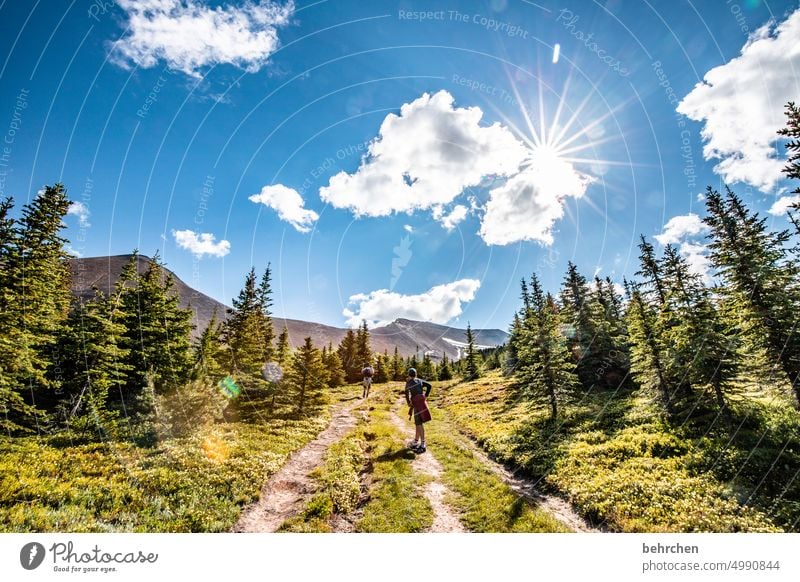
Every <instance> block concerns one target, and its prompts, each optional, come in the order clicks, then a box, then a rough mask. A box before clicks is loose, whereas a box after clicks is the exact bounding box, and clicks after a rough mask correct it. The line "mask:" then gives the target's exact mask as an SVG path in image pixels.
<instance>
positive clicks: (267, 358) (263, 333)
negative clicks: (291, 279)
mask: <svg viewBox="0 0 800 582" xmlns="http://www.w3.org/2000/svg"><path fill="white" fill-rule="evenodd" d="M257 297H258V304H259V306H260V307H261V314H262V317H261V318H259V319H260V327H261V329H260V330H259V335H260V337H261V341H262V343H263V348H262V349H263V354H262V360H263V361H264V362H271V361H272V360H273V358H274V352H275V347H274V346H273V342H274V341H275V328H274V326H273V324H272V311H271V308H272V269H271V268H270V265H269V264H267V268H266V269H265V270H264V274H263V275H262V276H261V283H260V284H259V286H258V293H257Z"/></svg>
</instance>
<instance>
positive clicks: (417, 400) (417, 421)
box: [405, 368, 431, 453]
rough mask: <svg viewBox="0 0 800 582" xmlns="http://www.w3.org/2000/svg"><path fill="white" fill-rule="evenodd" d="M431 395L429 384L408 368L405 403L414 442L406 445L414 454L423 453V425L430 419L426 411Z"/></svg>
mask: <svg viewBox="0 0 800 582" xmlns="http://www.w3.org/2000/svg"><path fill="white" fill-rule="evenodd" d="M430 393H431V384H430V382H426V381H425V380H423V379H421V378H417V371H416V370H415V369H414V368H409V370H408V379H407V380H406V390H405V395H406V403H407V404H408V419H409V420H411V416H412V414H413V416H414V426H415V429H416V432H415V433H414V440H413V441H412V442H410V443H409V444H408V448H410V449H411V450H412V451H414V452H415V453H424V452H425V450H426V449H425V423H426V422H428V421H429V420H430V419H431V411H430V410H428V396H429V395H430Z"/></svg>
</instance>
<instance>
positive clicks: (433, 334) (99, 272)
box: [70, 255, 508, 359]
mask: <svg viewBox="0 0 800 582" xmlns="http://www.w3.org/2000/svg"><path fill="white" fill-rule="evenodd" d="M130 257H131V255H115V256H109V257H90V258H81V259H72V260H71V261H70V268H71V269H72V273H73V280H72V292H73V294H75V295H76V296H79V297H84V298H90V297H92V296H93V295H94V291H93V288H97V289H99V290H100V291H102V292H103V293H106V294H107V293H109V292H110V290H111V289H112V288H113V287H114V284H115V283H116V282H117V279H118V278H119V274H120V272H121V271H122V267H123V266H125V264H126V263H127V262H128V261H129V260H130ZM139 259H140V260H139V267H138V268H139V272H140V273H141V272H144V270H145V269H147V264H148V262H149V261H150V259H149V258H148V257H146V256H144V255H139ZM165 271H167V272H168V273H171V274H172V276H173V278H174V280H175V288H176V290H177V291H178V294H179V296H180V299H181V301H180V303H181V307H183V308H189V309H192V310H193V311H194V314H195V320H194V323H195V326H196V327H195V330H194V333H193V335H194V336H197V335H198V334H199V333H200V332H201V331H202V330H203V329H204V328H205V327H206V326H207V325H208V322H209V321H210V320H211V314H212V313H213V312H214V309H215V308H216V309H217V313H218V316H219V317H224V316H225V313H226V309H227V306H226V305H224V304H222V303H220V302H219V301H217V300H216V299H213V298H211V297H209V296H208V295H205V294H204V293H201V292H200V291H197V290H196V289H193V288H192V287H190V286H189V285H187V284H186V283H184V282H183V281H182V280H181V279H180V277H178V276H177V275H175V273H172V271H170V270H169V269H165ZM273 319H274V322H275V329H276V330H280V329H281V328H283V326H284V325H285V326H286V327H287V328H288V330H289V339H290V342H291V344H292V346H294V347H298V346H299V345H300V344H302V343H303V339H304V338H306V337H308V336H310V337H311V338H312V339H313V341H314V343H315V344H316V345H320V346H321V345H327V344H328V343H333V344H334V345H337V344H338V343H339V342H340V341H341V340H342V338H343V337H344V335H345V333H347V330H346V329H345V328H339V327H333V326H330V325H324V324H321V323H314V322H309V321H302V320H298V319H288V318H280V317H274V318H273ZM371 332H372V348H373V349H374V350H375V351H376V352H383V351H384V350H385V351H388V352H389V353H392V352H393V351H394V348H395V346H397V349H398V351H399V352H400V354H401V355H402V356H411V355H413V354H414V353H415V352H416V351H417V349H418V348H419V351H420V353H424V352H429V353H430V354H431V356H432V357H433V358H434V359H438V358H441V356H442V354H443V353H446V354H447V357H448V358H451V359H458V358H459V357H460V355H461V350H462V348H463V346H464V340H465V334H466V331H465V330H463V329H459V328H454V327H448V326H446V325H439V324H435V323H429V322H424V321H413V320H410V319H397V320H395V321H393V322H392V323H390V324H388V325H386V326H383V327H377V328H375V329H373V330H371ZM473 332H474V334H475V341H476V343H477V344H478V345H479V346H481V347H492V346H497V345H500V344H503V343H505V341H506V339H507V338H508V334H507V333H506V332H505V331H503V330H500V329H475V330H473Z"/></svg>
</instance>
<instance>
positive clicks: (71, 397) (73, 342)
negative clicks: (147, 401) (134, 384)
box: [60, 289, 131, 437]
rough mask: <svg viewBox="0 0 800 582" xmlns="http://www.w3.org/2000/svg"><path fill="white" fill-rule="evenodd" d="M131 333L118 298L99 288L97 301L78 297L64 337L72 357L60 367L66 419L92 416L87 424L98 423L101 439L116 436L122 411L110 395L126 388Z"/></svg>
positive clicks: (71, 419) (65, 346) (97, 428)
mask: <svg viewBox="0 0 800 582" xmlns="http://www.w3.org/2000/svg"><path fill="white" fill-rule="evenodd" d="M125 331H126V330H125V326H124V325H122V323H120V321H119V320H118V319H116V318H115V313H114V305H113V303H112V301H111V300H110V299H109V298H106V297H105V296H103V295H102V293H100V292H99V291H98V290H97V289H95V297H94V299H92V300H90V301H83V300H80V299H78V300H76V301H75V304H74V306H73V308H72V311H71V313H70V316H69V319H68V320H67V325H66V326H65V328H64V331H63V334H62V337H61V338H60V343H61V345H62V347H63V350H64V353H65V354H66V356H67V357H65V358H64V360H63V361H62V363H61V366H60V367H61V370H62V378H63V381H62V386H61V391H62V392H63V394H65V395H66V399H65V402H64V404H65V406H64V413H65V417H66V420H67V421H68V422H70V423H71V424H74V422H73V419H75V418H76V417H78V416H86V417H88V423H89V424H88V425H87V424H86V423H84V426H85V427H86V426H93V427H94V428H95V429H96V430H97V432H98V434H99V436H101V437H107V436H109V435H110V434H113V432H114V431H113V426H114V422H115V419H116V417H117V415H118V411H116V410H109V407H108V403H109V393H110V392H112V391H113V392H114V393H117V392H119V391H120V390H121V389H122V387H123V386H124V385H125V383H126V382H127V378H128V373H129V372H130V370H131V368H130V366H129V365H127V364H126V363H125V360H126V357H127V355H128V354H127V350H125V349H124V348H123V347H121V345H120V343H121V341H122V339H123V337H124V334H125Z"/></svg>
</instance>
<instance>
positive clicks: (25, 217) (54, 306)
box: [0, 184, 71, 420]
mask: <svg viewBox="0 0 800 582" xmlns="http://www.w3.org/2000/svg"><path fill="white" fill-rule="evenodd" d="M69 205H70V202H69V200H68V199H67V196H66V191H65V190H64V187H63V185H61V184H56V185H54V186H45V188H44V189H43V190H42V191H41V192H39V194H38V195H37V196H36V198H35V199H34V200H33V201H32V202H31V203H30V204H26V205H25V206H24V207H23V209H22V217H21V218H20V220H19V221H18V225H17V226H16V228H15V229H14V234H13V242H12V241H11V240H9V238H8V236H9V233H8V229H9V222H8V220H9V219H8V216H7V212H8V210H9V209H10V206H8V203H6V204H4V213H3V214H4V216H3V217H2V222H3V224H4V226H3V230H4V231H5V233H4V234H3V238H4V239H5V240H4V241H2V242H3V244H4V245H6V246H7V247H8V246H9V245H10V248H7V249H6V256H5V257H4V260H5V261H6V263H7V265H6V266H7V268H8V270H7V271H6V272H5V273H4V279H5V280H4V285H8V287H6V289H5V291H4V294H5V299H6V300H7V301H9V304H8V305H7V306H6V308H7V309H8V311H7V312H6V313H5V314H4V319H5V322H4V325H5V326H10V329H9V328H8V327H7V328H6V329H3V330H0V331H2V332H4V333H3V335H4V336H5V333H9V335H8V336H5V337H6V340H7V341H6V342H5V343H6V344H7V345H6V346H4V347H9V348H10V351H11V353H10V354H9V355H8V356H6V357H7V358H9V359H10V362H9V363H10V370H9V371H10V378H8V379H7V381H10V383H11V386H15V387H22V386H24V387H25V393H26V395H27V396H29V397H30V398H31V401H30V402H29V404H30V405H32V406H37V405H42V404H44V405H45V406H47V405H49V404H52V403H54V401H55V399H54V395H55V392H57V391H59V390H60V384H61V377H60V372H59V368H60V361H61V360H62V359H63V358H64V354H61V353H60V350H59V346H58V338H59V337H60V336H61V335H62V334H63V332H64V325H65V323H66V320H67V316H68V314H69V306H70V302H71V293H70V271H69V263H68V259H69V255H68V254H67V252H66V250H65V248H64V245H65V244H66V242H67V241H66V239H64V238H62V236H61V230H62V229H63V228H64V223H63V218H64V216H65V215H66V214H67V210H68V209H69ZM12 390H13V388H12ZM16 400H17V399H16V398H14V397H11V401H12V402H14V401H16ZM15 408H19V407H15ZM31 410H32V409H30V408H27V407H25V411H28V412H30V411H31ZM34 420H35V418H34Z"/></svg>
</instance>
